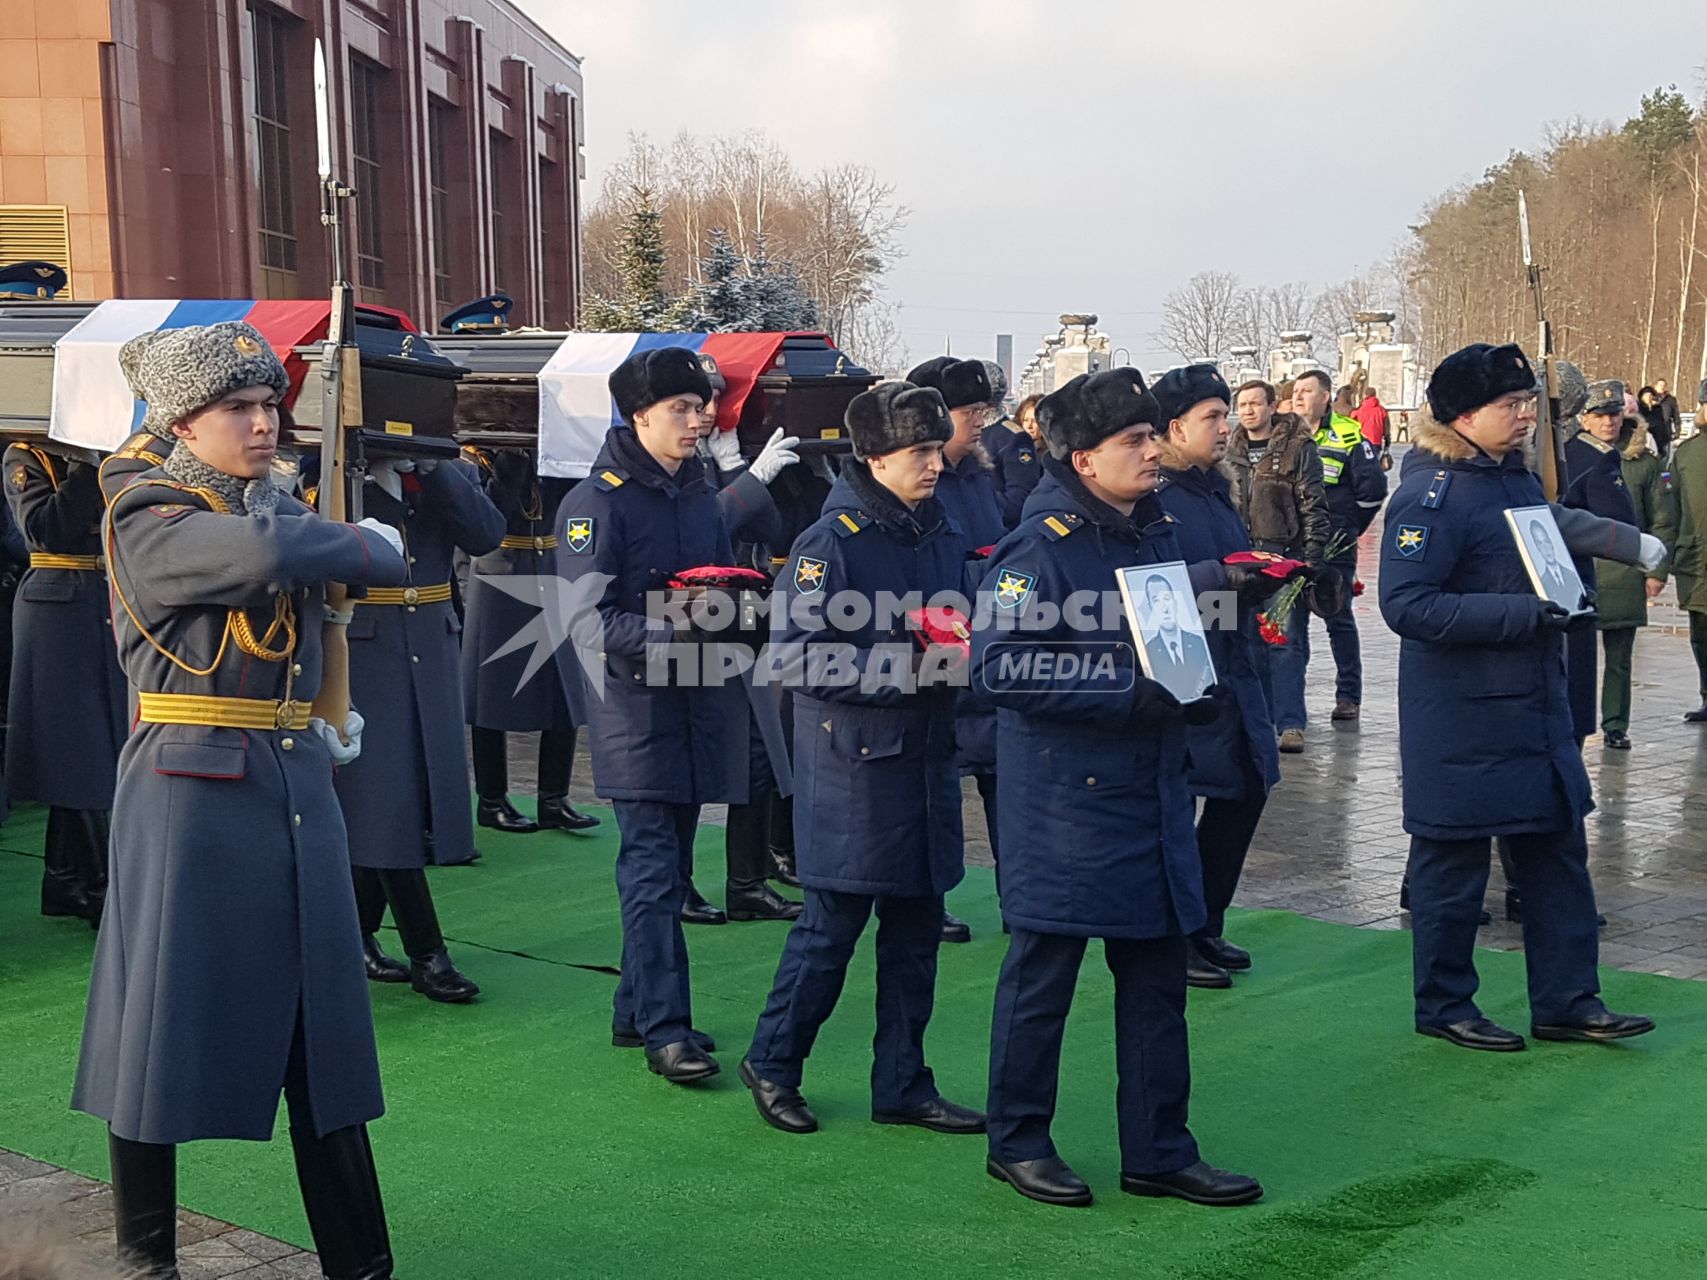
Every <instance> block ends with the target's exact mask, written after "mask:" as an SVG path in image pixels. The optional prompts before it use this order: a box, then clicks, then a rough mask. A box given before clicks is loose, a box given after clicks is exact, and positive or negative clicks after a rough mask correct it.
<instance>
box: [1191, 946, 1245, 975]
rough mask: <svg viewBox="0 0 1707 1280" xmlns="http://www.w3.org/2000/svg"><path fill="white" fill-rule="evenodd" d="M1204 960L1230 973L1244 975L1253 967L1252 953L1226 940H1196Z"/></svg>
mask: <svg viewBox="0 0 1707 1280" xmlns="http://www.w3.org/2000/svg"><path fill="white" fill-rule="evenodd" d="M1192 941H1194V942H1196V943H1197V949H1198V951H1199V952H1200V953H1201V954H1202V956H1203V958H1204V959H1205V960H1207V961H1209V963H1210V964H1212V965H1215V966H1216V967H1217V968H1220V969H1225V970H1227V972H1229V973H1243V972H1244V971H1245V970H1246V969H1249V968H1250V967H1251V953H1250V952H1249V951H1246V950H1245V949H1244V948H1243V947H1236V946H1234V945H1233V944H1232V943H1231V942H1228V941H1227V939H1225V938H1194V939H1192Z"/></svg>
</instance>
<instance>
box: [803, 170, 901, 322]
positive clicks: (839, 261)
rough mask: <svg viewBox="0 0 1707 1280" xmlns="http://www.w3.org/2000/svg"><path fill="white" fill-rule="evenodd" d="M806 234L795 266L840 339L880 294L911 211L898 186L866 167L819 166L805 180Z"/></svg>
mask: <svg viewBox="0 0 1707 1280" xmlns="http://www.w3.org/2000/svg"><path fill="white" fill-rule="evenodd" d="M805 195H806V198H805V200H804V201H803V206H802V209H801V213H802V214H803V226H802V229H801V231H802V234H801V240H800V245H799V252H798V254H797V256H796V257H795V258H794V265H795V267H796V268H797V269H798V270H799V271H800V274H801V280H802V282H803V283H804V284H805V286H806V290H807V292H808V293H809V294H810V295H811V296H812V300H813V301H814V302H815V303H817V306H818V318H819V321H820V323H822V324H823V325H824V326H825V327H826V328H827V329H828V330H829V333H830V336H831V337H832V338H835V339H836V340H837V342H838V343H839V342H840V341H841V339H842V337H843V336H844V335H845V334H846V333H847V332H848V331H849V329H850V326H851V325H852V324H853V322H854V319H855V317H856V316H858V315H859V314H860V312H861V310H862V309H864V308H866V307H868V306H869V305H870V303H871V302H872V300H873V298H874V297H875V296H876V291H877V287H878V284H879V282H880V280H881V279H882V276H883V273H884V272H885V271H887V270H888V269H889V267H890V265H891V264H892V263H893V262H894V261H895V259H896V258H898V257H900V256H901V248H900V244H899V233H900V230H901V228H902V227H903V226H905V225H906V221H907V213H908V211H907V209H906V207H905V206H903V205H898V204H896V203H895V202H894V198H895V187H894V184H892V183H888V182H884V181H882V180H881V179H880V178H878V176H877V174H876V173H875V172H873V171H872V170H871V169H868V168H866V167H865V166H864V165H854V164H844V165H838V166H836V167H835V168H830V169H821V170H819V171H818V172H817V173H816V174H814V175H813V176H812V178H811V180H810V181H809V182H807V183H806V189H805Z"/></svg>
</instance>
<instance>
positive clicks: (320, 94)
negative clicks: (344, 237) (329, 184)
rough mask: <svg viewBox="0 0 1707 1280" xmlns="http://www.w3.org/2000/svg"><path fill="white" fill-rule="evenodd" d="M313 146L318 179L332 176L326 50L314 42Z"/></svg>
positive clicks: (330, 119) (317, 42)
mask: <svg viewBox="0 0 1707 1280" xmlns="http://www.w3.org/2000/svg"><path fill="white" fill-rule="evenodd" d="M314 145H315V146H316V147H317V148H319V152H320V177H321V179H322V180H325V179H327V178H330V177H331V176H332V107H331V102H330V100H329V99H328V98H327V96H326V50H325V49H324V48H323V47H322V46H321V44H320V41H319V39H318V38H316V39H315V41H314Z"/></svg>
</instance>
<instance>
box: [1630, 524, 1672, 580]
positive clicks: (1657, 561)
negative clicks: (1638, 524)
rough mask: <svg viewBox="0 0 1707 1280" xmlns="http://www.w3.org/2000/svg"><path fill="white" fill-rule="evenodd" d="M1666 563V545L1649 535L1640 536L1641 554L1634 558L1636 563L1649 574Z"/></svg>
mask: <svg viewBox="0 0 1707 1280" xmlns="http://www.w3.org/2000/svg"><path fill="white" fill-rule="evenodd" d="M1665 562H1666V544H1665V543H1663V542H1661V541H1660V540H1659V539H1658V538H1656V537H1654V535H1653V534H1651V533H1644V534H1643V535H1642V553H1641V554H1640V555H1639V556H1637V557H1636V563H1637V564H1639V565H1641V566H1642V568H1644V569H1646V570H1647V571H1648V572H1649V573H1652V572H1653V571H1654V570H1655V569H1658V568H1659V567H1660V566H1661V565H1662V564H1664V563H1665Z"/></svg>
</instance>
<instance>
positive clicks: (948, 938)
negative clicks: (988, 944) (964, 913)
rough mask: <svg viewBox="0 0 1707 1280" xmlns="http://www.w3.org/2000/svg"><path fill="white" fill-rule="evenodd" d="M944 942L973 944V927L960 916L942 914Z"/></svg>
mask: <svg viewBox="0 0 1707 1280" xmlns="http://www.w3.org/2000/svg"><path fill="white" fill-rule="evenodd" d="M942 940H943V941H944V942H971V941H972V926H971V925H969V924H967V923H966V921H964V920H962V919H961V918H960V917H959V916H951V915H949V914H948V912H946V911H944V912H943V913H942Z"/></svg>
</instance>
